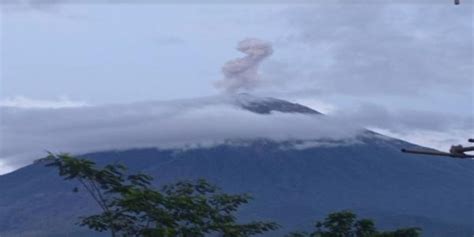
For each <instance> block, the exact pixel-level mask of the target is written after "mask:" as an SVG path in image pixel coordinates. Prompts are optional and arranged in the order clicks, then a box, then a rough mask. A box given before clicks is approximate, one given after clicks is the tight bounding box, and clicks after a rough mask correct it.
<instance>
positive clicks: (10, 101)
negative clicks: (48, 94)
mask: <svg viewBox="0 0 474 237" xmlns="http://www.w3.org/2000/svg"><path fill="white" fill-rule="evenodd" d="M87 105H88V104H87V103H85V102H83V101H73V100H70V99H69V98H67V97H60V98H59V99H58V100H37V99H30V98H27V97H24V96H15V97H10V98H5V99H1V100H0V107H17V108H51V109H58V108H68V107H82V106H87Z"/></svg>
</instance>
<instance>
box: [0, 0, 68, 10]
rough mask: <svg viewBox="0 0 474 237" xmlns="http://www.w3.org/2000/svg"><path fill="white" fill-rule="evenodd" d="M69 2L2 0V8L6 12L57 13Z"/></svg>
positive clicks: (57, 0) (65, 0) (61, 0)
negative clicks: (61, 6)
mask: <svg viewBox="0 0 474 237" xmlns="http://www.w3.org/2000/svg"><path fill="white" fill-rule="evenodd" d="M67 2H69V1H68V0H2V1H1V2H0V7H2V10H5V11H22V10H37V11H47V12H51V11H55V10H57V7H58V6H59V5H60V4H64V3H67Z"/></svg>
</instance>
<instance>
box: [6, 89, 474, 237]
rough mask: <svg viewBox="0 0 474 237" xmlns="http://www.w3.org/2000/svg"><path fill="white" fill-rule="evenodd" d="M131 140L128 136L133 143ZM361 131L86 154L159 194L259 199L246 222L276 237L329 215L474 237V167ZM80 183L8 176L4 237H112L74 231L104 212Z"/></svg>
mask: <svg viewBox="0 0 474 237" xmlns="http://www.w3.org/2000/svg"><path fill="white" fill-rule="evenodd" d="M226 103H227V104H228V105H230V106H234V107H238V108H239V109H241V110H245V111H249V112H251V113H254V114H258V115H259V116H270V115H271V114H273V113H285V114H304V115H307V116H325V115H323V114H321V113H320V112H318V111H316V110H313V109H312V108H309V107H307V106H304V105H300V104H296V103H291V102H288V101H285V100H280V99H274V98H260V97H255V96H252V95H249V94H239V95H235V96H233V97H231V98H229V99H228V101H227V102H226ZM125 137H126V136H125ZM416 147H418V146H417V145H415V144H411V143H408V142H405V141H402V140H398V139H394V138H391V137H387V136H383V135H380V134H377V133H375V132H372V131H369V130H365V129H361V131H360V132H359V133H358V134H357V135H356V136H354V137H353V138H352V139H329V138H321V137H318V138H315V139H288V140H284V141H282V140H274V139H270V138H265V137H264V136H262V137H258V138H253V139H250V138H246V139H228V140H225V141H224V142H221V143H218V144H214V145H212V146H192V147H186V148H185V149H183V148H160V147H149V148H133V147H130V148H127V149H120V150H104V151H98V152H93V153H87V154H83V155H82V156H83V157H87V158H89V159H91V160H94V161H95V162H96V163H98V164H107V163H113V162H119V163H122V164H124V165H126V166H127V167H128V168H129V169H130V170H132V171H141V172H144V173H146V174H150V175H152V176H153V177H154V178H155V181H156V185H161V184H166V183H169V182H173V181H176V180H182V179H196V178H205V179H207V180H208V181H209V182H211V183H214V184H216V185H218V186H219V187H221V188H222V189H223V190H224V191H226V192H230V193H250V194H251V195H252V196H253V198H254V200H253V201H252V202H251V203H250V204H249V205H246V206H244V207H243V208H242V209H241V210H240V212H239V216H240V218H241V219H242V220H247V219H249V220H250V219H252V220H255V219H258V220H273V221H276V222H278V223H279V224H281V225H282V228H281V229H280V230H278V231H276V232H271V233H269V234H267V235H268V236H283V235H284V234H285V233H287V232H289V231H295V230H308V229H311V228H312V226H313V223H314V222H315V221H316V220H319V219H321V218H323V217H324V216H326V215H327V214H328V213H330V212H334V211H340V210H347V209H349V210H352V211H354V212H355V213H357V214H358V215H359V216H360V217H367V218H372V219H374V220H375V221H376V223H377V225H378V228H380V229H393V228H399V227H408V226H416V227H420V228H422V229H423V235H424V236H472V233H474V231H473V226H474V218H473V213H474V207H473V193H472V191H473V187H474V186H473V180H474V163H473V162H472V161H471V160H455V159H449V158H442V157H424V156H416V155H408V154H404V153H401V152H400V149H401V148H416ZM74 186H75V184H74V183H72V182H67V181H63V180H62V179H61V178H60V177H58V175H57V172H56V171H55V170H53V169H51V168H45V167H44V166H43V165H42V164H39V163H34V164H31V165H28V166H26V167H23V168H21V169H18V170H16V171H14V172H12V173H9V174H6V175H2V176H0V190H1V191H0V236H40V237H41V236H106V235H101V234H100V233H94V232H89V231H88V230H86V229H84V228H80V227H78V226H76V225H75V223H77V220H78V219H77V218H78V217H79V216H85V215H91V214H94V213H97V212H98V211H99V209H98V207H96V206H95V205H94V203H93V202H92V200H90V199H89V198H88V196H87V195H86V194H85V193H81V192H79V193H73V192H72V191H71V190H72V188H73V187H74Z"/></svg>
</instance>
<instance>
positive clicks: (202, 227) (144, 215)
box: [43, 153, 278, 237]
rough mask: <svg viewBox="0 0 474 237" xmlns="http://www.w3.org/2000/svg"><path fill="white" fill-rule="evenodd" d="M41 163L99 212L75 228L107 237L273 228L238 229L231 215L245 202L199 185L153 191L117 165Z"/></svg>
mask: <svg viewBox="0 0 474 237" xmlns="http://www.w3.org/2000/svg"><path fill="white" fill-rule="evenodd" d="M43 161H45V162H46V166H48V167H55V168H57V169H58V171H59V175H60V176H62V177H63V178H64V179H65V180H77V181H78V182H79V184H80V186H81V187H82V188H83V189H84V190H85V191H86V192H87V193H88V194H89V195H90V196H91V198H93V199H94V201H95V202H96V203H97V204H98V206H99V207H100V209H101V213H99V214H96V215H92V216H88V217H84V218H81V222H80V225H81V226H86V227H88V228H90V229H92V230H95V231H100V232H103V231H110V233H111V235H112V236H113V237H118V236H153V237H170V236H173V237H174V236H180V237H188V236H191V237H200V236H205V235H207V234H219V235H220V236H223V237H241V236H251V235H255V234H260V233H263V232H267V231H271V230H275V229H277V228H278V225H277V224H276V223H274V222H262V221H253V222H250V223H246V224H240V223H238V222H237V218H236V216H235V212H236V211H237V210H238V208H239V207H240V206H241V205H243V204H246V203H248V202H249V201H250V199H251V197H250V196H249V195H247V194H237V195H231V194H226V193H223V192H221V190H219V189H218V188H217V187H215V186H213V185H211V184H209V183H207V182H206V181H205V180H202V179H201V180H197V181H181V182H177V183H174V184H170V185H166V186H164V187H163V188H162V189H161V190H157V189H155V188H154V187H153V186H152V185H151V182H152V180H153V179H152V177H150V176H148V175H145V174H141V173H137V174H126V171H127V170H126V167H125V166H122V165H119V164H113V165H106V166H104V167H102V168H98V167H96V164H95V163H94V162H93V161H90V160H86V159H82V158H77V157H73V156H71V155H68V154H57V155H56V154H52V153H50V154H49V156H48V157H47V158H45V159H43ZM74 191H75V192H77V191H79V188H78V187H76V188H74Z"/></svg>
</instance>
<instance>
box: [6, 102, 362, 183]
mask: <svg viewBox="0 0 474 237" xmlns="http://www.w3.org/2000/svg"><path fill="white" fill-rule="evenodd" d="M0 114H1V115H2V121H1V125H0V132H1V134H2V136H1V138H0V139H1V140H0V144H1V148H0V174H1V173H4V172H7V171H9V170H12V169H16V168H19V167H21V166H24V165H27V164H30V163H31V162H32V161H33V160H34V159H37V158H39V157H42V156H44V155H45V151H46V150H49V151H53V152H71V153H76V154H81V153H87V152H94V151H103V150H122V149H129V148H143V147H158V148H186V147H193V146H212V145H215V144H220V143H222V142H225V141H226V140H228V139H252V138H268V139H273V140H277V141H278V140H288V139H298V140H300V139H301V140H306V139H320V138H321V139H322V138H328V139H334V140H335V139H343V140H346V139H351V138H353V137H354V136H356V135H357V134H358V133H359V131H360V128H358V127H356V126H352V125H349V124H348V123H344V122H341V121H339V120H335V119H331V118H330V117H327V116H314V115H304V114H284V113H272V114H270V115H260V114H255V113H252V112H249V111H246V110H243V109H241V108H240V107H237V106H235V105H234V104H233V98H232V97H226V96H223V97H209V98H201V99H192V100H179V101H169V102H142V103H133V104H125V105H106V106H84V107H74V108H57V109H45V108H33V109H31V108H17V107H0Z"/></svg>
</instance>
